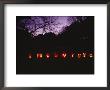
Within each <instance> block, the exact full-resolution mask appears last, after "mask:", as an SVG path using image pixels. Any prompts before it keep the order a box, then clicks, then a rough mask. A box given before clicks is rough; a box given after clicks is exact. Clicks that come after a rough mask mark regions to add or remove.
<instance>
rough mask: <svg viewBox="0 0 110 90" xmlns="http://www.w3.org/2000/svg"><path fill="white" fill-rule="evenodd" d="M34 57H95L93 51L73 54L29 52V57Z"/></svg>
mask: <svg viewBox="0 0 110 90" xmlns="http://www.w3.org/2000/svg"><path fill="white" fill-rule="evenodd" d="M33 57H36V58H37V59H42V58H46V59H49V58H51V57H52V58H55V59H58V58H63V59H66V58H68V57H70V58H78V59H81V58H93V57H94V54H93V53H91V52H90V53H89V52H81V53H73V52H72V53H71V54H67V53H66V52H63V53H60V54H59V53H53V54H50V53H45V54H44V53H36V54H34V55H33V54H32V53H29V54H28V58H29V59H32V58H33Z"/></svg>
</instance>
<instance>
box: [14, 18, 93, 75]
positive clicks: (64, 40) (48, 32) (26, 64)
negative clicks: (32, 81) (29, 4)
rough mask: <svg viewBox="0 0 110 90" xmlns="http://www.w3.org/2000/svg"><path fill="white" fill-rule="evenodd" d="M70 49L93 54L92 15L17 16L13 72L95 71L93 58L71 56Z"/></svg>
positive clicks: (78, 72)
mask: <svg viewBox="0 0 110 90" xmlns="http://www.w3.org/2000/svg"><path fill="white" fill-rule="evenodd" d="M73 51H74V52H75V53H76V54H77V53H81V52H88V53H93V54H94V16H16V74H94V58H91V59H90V58H88V57H87V58H84V59H81V60H79V59H78V58H77V57H76V56H75V58H74V59H71V58H70V57H69V56H70V54H71V53H72V52H73ZM64 52H65V53H67V58H66V59H65V60H63V59H62V58H61V57H59V58H58V59H55V58H53V57H50V58H49V59H46V58H45V57H43V58H42V59H41V60H38V59H37V58H36V53H42V54H43V56H44V55H46V54H47V53H49V54H50V55H51V56H52V55H53V54H54V53H58V54H59V55H60V54H61V53H64ZM29 54H31V55H32V59H29V57H28V55H29Z"/></svg>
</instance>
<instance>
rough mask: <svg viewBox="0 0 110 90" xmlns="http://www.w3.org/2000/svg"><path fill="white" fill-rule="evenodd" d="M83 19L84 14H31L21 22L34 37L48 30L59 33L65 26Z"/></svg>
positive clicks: (48, 31)
mask: <svg viewBox="0 0 110 90" xmlns="http://www.w3.org/2000/svg"><path fill="white" fill-rule="evenodd" d="M85 19H86V17H85V16H82V17H81V16H80V17H79V16H31V18H30V19H23V20H22V22H23V23H24V24H25V29H26V30H28V32H29V33H31V34H32V35H33V37H35V36H38V35H39V34H42V35H45V33H50V32H51V33H54V34H55V35H58V34H61V33H62V32H64V31H65V28H66V27H67V26H70V25H71V24H73V23H74V22H79V23H80V20H82V21H83V20H85Z"/></svg>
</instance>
